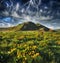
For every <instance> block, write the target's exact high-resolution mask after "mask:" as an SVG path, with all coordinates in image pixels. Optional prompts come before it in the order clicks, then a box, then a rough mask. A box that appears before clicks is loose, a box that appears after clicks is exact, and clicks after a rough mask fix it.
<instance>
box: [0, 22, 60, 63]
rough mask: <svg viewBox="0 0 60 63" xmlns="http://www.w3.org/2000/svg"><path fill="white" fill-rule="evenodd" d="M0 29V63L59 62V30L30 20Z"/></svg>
mask: <svg viewBox="0 0 60 63" xmlns="http://www.w3.org/2000/svg"><path fill="white" fill-rule="evenodd" d="M0 30H1V31H0V63H60V31H59V32H58V31H57V32H54V31H52V30H50V29H48V28H46V27H44V26H42V25H40V24H34V23H31V22H27V23H23V24H19V25H18V26H16V27H12V28H5V29H3V28H1V29H0Z"/></svg>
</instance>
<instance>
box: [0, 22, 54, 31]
mask: <svg viewBox="0 0 60 63" xmlns="http://www.w3.org/2000/svg"><path fill="white" fill-rule="evenodd" d="M33 30H44V31H49V30H51V29H49V28H47V27H45V26H43V25H41V24H39V23H37V24H35V23H33V22H25V23H22V24H19V25H17V26H14V27H9V28H0V31H33ZM52 31H53V30H52Z"/></svg>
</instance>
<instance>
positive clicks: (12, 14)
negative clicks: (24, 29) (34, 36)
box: [0, 0, 60, 28]
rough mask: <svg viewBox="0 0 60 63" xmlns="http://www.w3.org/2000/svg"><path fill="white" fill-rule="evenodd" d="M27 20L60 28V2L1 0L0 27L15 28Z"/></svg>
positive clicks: (59, 0)
mask: <svg viewBox="0 0 60 63" xmlns="http://www.w3.org/2000/svg"><path fill="white" fill-rule="evenodd" d="M32 1H33V2H32ZM27 2H29V3H27ZM34 2H35V3H34ZM37 4H38V5H37ZM29 5H30V6H29ZM37 12H38V14H37ZM32 16H33V17H34V18H32ZM19 18H20V19H19ZM21 19H22V20H21ZM26 20H27V21H28V20H29V21H32V22H35V23H36V22H40V23H41V24H43V25H44V26H47V27H49V28H54V26H56V28H60V26H59V24H60V0H0V27H9V26H14V25H16V24H18V23H19V24H20V22H24V21H26ZM46 23H48V24H46Z"/></svg>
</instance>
